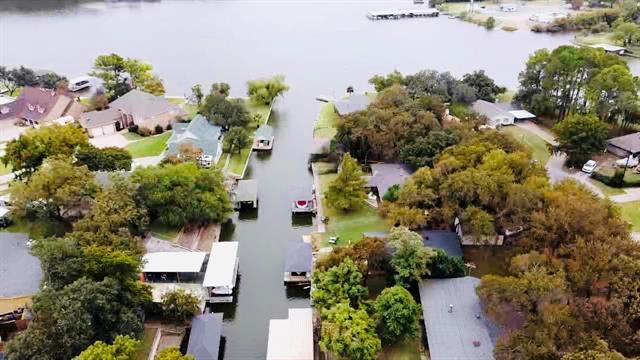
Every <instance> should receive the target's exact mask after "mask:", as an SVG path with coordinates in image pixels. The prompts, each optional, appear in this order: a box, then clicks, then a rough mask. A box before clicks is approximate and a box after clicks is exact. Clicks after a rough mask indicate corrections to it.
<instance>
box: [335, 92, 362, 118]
mask: <svg viewBox="0 0 640 360" xmlns="http://www.w3.org/2000/svg"><path fill="white" fill-rule="evenodd" d="M370 102H371V98H369V96H367V95H366V94H350V95H349V96H348V97H347V98H346V99H340V100H335V101H334V102H333V105H334V106H335V108H336V112H337V113H338V115H340V116H344V115H347V114H349V113H352V112H356V111H362V110H366V109H367V106H369V103H370Z"/></svg>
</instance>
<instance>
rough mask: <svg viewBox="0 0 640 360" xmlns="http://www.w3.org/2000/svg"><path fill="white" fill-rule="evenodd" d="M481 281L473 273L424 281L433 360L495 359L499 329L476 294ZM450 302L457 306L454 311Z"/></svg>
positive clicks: (424, 310) (422, 295)
mask: <svg viewBox="0 0 640 360" xmlns="http://www.w3.org/2000/svg"><path fill="white" fill-rule="evenodd" d="M479 284H480V279H478V278H474V277H470V276H465V277H460V278H453V279H429V280H423V281H420V283H419V288H420V302H421V303H422V313H423V315H424V316H423V318H424V325H425V329H426V331H427V341H428V343H429V354H430V356H431V359H432V360H450V359H460V360H461V359H493V358H494V356H493V348H494V345H495V341H496V339H497V337H498V335H499V328H498V327H497V326H496V325H495V324H494V323H493V322H491V321H490V320H489V319H487V317H486V316H485V314H484V312H483V309H482V306H481V304H480V299H479V298H478V295H477V294H476V287H477V286H478V285H479ZM449 305H453V311H451V312H449V307H450V306H449ZM474 342H475V343H474Z"/></svg>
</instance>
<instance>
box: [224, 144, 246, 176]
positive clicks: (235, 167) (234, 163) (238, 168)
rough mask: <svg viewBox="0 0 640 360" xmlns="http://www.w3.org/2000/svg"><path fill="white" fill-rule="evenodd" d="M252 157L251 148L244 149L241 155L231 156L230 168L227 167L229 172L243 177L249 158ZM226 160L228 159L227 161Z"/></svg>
mask: <svg viewBox="0 0 640 360" xmlns="http://www.w3.org/2000/svg"><path fill="white" fill-rule="evenodd" d="M250 155H251V148H250V147H249V148H246V149H242V151H240V153H235V154H233V155H232V156H231V160H229V167H227V171H228V172H230V173H232V174H235V175H238V176H242V175H244V174H243V172H244V168H245V165H246V163H247V161H249V156H250ZM225 160H226V159H225Z"/></svg>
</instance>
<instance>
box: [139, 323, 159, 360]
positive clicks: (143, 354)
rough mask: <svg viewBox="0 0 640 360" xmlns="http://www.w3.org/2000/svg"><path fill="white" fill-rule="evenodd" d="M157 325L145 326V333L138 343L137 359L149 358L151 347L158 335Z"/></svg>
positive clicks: (145, 359)
mask: <svg viewBox="0 0 640 360" xmlns="http://www.w3.org/2000/svg"><path fill="white" fill-rule="evenodd" d="M156 330H157V328H155V327H146V326H145V328H144V333H143V334H142V339H140V344H139V345H138V349H137V351H136V355H135V359H136V360H147V359H148V358H149V353H150V352H151V347H152V346H153V339H154V338H155V336H156Z"/></svg>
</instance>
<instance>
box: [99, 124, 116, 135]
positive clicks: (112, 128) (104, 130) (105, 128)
mask: <svg viewBox="0 0 640 360" xmlns="http://www.w3.org/2000/svg"><path fill="white" fill-rule="evenodd" d="M114 132H116V127H115V126H113V124H111V125H105V126H103V127H102V133H103V134H104V135H107V134H113V133H114Z"/></svg>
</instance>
